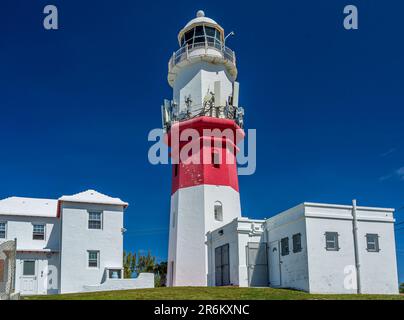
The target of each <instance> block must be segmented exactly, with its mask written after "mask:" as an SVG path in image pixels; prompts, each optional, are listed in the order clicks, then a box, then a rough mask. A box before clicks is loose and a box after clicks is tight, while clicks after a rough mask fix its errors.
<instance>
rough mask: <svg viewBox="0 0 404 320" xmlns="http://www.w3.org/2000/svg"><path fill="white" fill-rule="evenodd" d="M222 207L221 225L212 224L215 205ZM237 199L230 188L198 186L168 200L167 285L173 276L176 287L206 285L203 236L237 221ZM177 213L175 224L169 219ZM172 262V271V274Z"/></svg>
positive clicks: (216, 222)
mask: <svg viewBox="0 0 404 320" xmlns="http://www.w3.org/2000/svg"><path fill="white" fill-rule="evenodd" d="M216 201H220V202H221V203H222V205H223V221H220V222H219V221H215V218H214V204H215V202H216ZM240 211H241V209H240V195H239V193H238V192H237V191H235V190H234V189H233V188H231V187H227V186H212V185H200V186H195V187H189V188H181V189H179V190H177V191H176V192H175V194H173V195H172V197H171V214H170V236H169V239H170V244H169V257H168V266H169V268H168V275H167V279H168V281H169V282H168V284H169V285H170V284H171V283H170V279H171V277H172V272H173V273H174V276H173V277H174V285H175V286H206V285H207V270H208V259H207V246H206V244H205V242H206V233H207V232H209V231H211V230H214V229H217V228H219V227H221V226H223V225H225V224H227V223H229V222H230V221H232V220H233V219H234V218H237V217H240V214H241V212H240ZM174 212H175V213H176V224H175V227H174V228H173V226H172V219H173V218H172V216H173V213H174ZM171 261H174V270H171Z"/></svg>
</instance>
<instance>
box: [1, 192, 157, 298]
mask: <svg viewBox="0 0 404 320" xmlns="http://www.w3.org/2000/svg"><path fill="white" fill-rule="evenodd" d="M127 206H128V204H127V203H126V202H123V201H122V200H120V199H118V198H111V197H109V196H106V195H103V194H101V193H98V192H96V191H94V190H88V191H85V192H82V193H78V194H75V195H73V196H63V197H61V198H59V199H58V200H53V199H34V198H20V197H10V198H6V199H4V200H1V201H0V243H3V242H5V241H8V240H14V239H17V255H16V257H17V261H16V271H15V289H16V291H17V292H20V293H21V294H25V295H29V294H54V293H71V292H81V291H95V290H112V289H128V288H133V287H138V286H140V287H142V286H144V287H153V286H154V283H153V276H151V277H150V275H142V277H140V279H138V280H137V281H134V280H131V279H129V280H123V279H122V278H123V266H122V264H123V261H122V260H123V259H122V254H123V232H124V229H123V215H124V210H125V208H126V207H127ZM0 276H1V274H0ZM145 277H146V278H147V279H146V281H144V280H145ZM2 280H3V279H0V282H2Z"/></svg>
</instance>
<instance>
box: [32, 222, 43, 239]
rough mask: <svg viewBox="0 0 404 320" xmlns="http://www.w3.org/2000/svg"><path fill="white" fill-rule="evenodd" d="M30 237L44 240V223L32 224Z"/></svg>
mask: <svg viewBox="0 0 404 320" xmlns="http://www.w3.org/2000/svg"><path fill="white" fill-rule="evenodd" d="M32 239H34V240H45V225H44V224H34V225H33V233H32Z"/></svg>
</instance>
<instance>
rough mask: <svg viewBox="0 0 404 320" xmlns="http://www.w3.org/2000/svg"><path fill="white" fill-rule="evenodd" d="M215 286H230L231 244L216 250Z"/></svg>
mask: <svg viewBox="0 0 404 320" xmlns="http://www.w3.org/2000/svg"><path fill="white" fill-rule="evenodd" d="M215 285H216V286H228V285H230V259H229V244H225V245H223V246H221V247H217V248H216V249H215Z"/></svg>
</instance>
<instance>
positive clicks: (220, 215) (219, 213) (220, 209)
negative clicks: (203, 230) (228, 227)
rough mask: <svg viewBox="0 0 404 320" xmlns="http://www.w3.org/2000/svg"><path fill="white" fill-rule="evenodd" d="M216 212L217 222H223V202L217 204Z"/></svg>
mask: <svg viewBox="0 0 404 320" xmlns="http://www.w3.org/2000/svg"><path fill="white" fill-rule="evenodd" d="M214 211H215V220H216V221H223V206H222V203H221V202H219V201H216V202H215V207H214Z"/></svg>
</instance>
